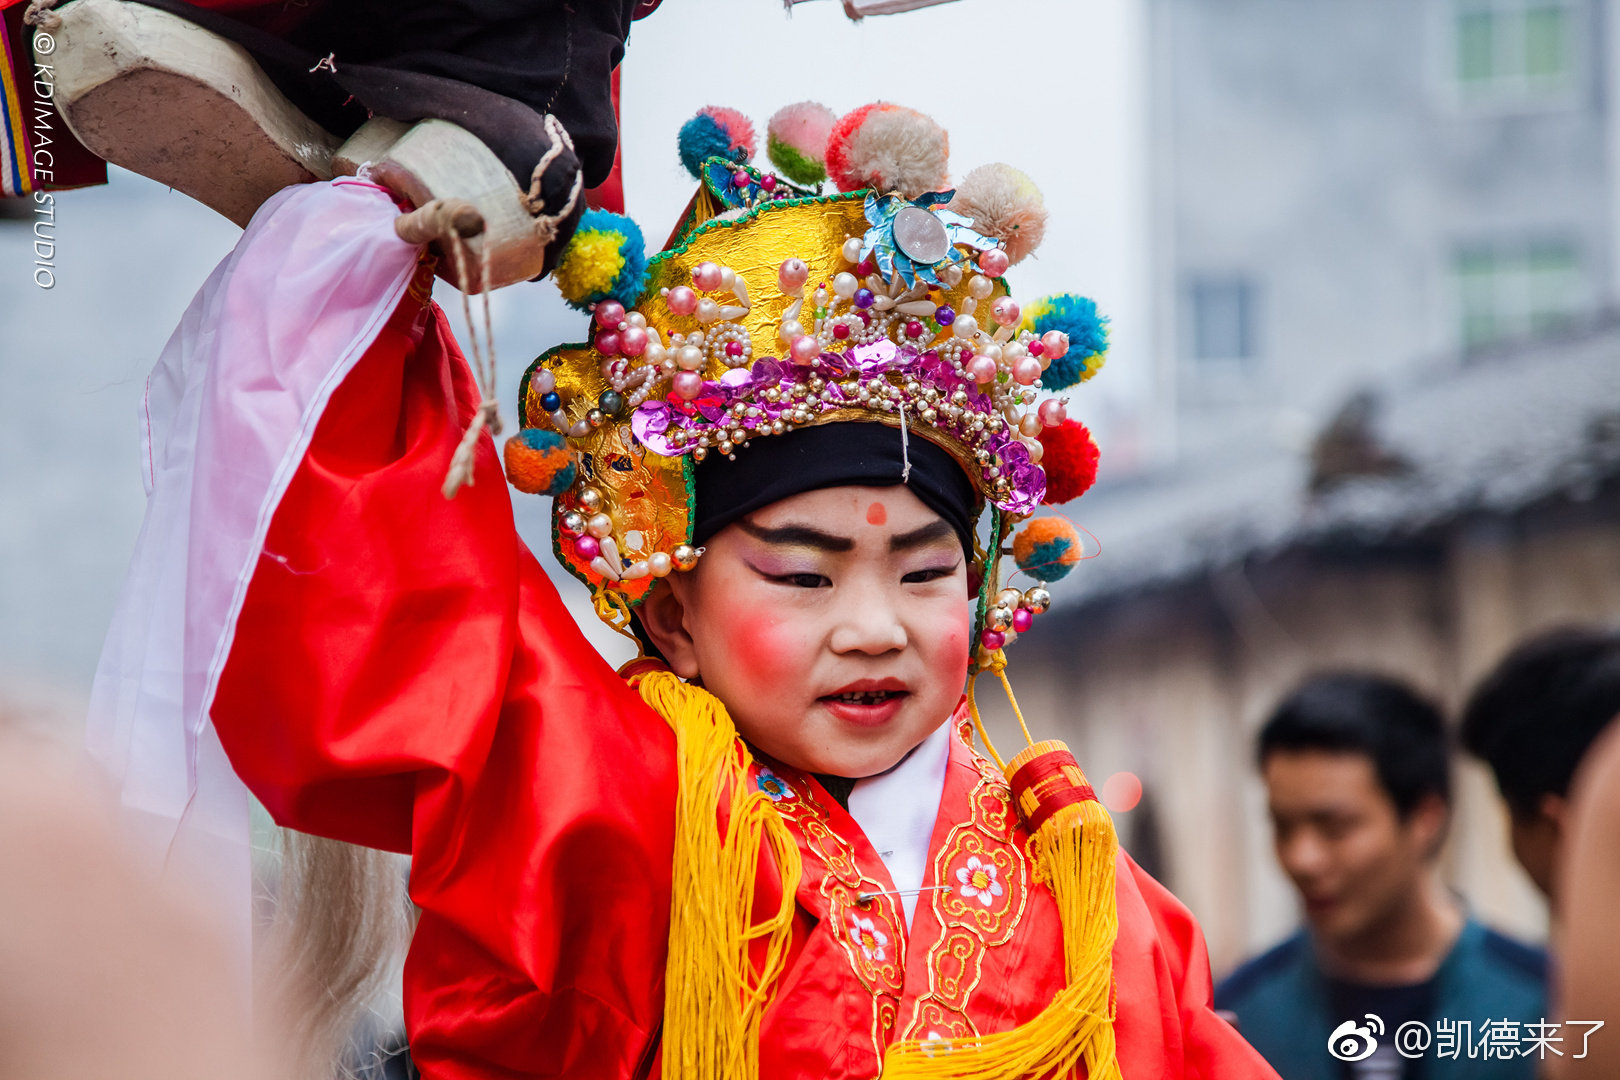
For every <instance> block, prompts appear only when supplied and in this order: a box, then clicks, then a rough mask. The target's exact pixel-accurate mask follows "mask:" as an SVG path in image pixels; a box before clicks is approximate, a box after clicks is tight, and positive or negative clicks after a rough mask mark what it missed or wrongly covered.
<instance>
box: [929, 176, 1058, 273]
mask: <svg viewBox="0 0 1620 1080" xmlns="http://www.w3.org/2000/svg"><path fill="white" fill-rule="evenodd" d="M950 208H951V209H952V210H954V211H956V212H957V213H958V214H961V215H962V216H963V217H969V218H972V219H973V227H974V229H976V230H977V231H979V232H981V233H983V234H984V235H985V236H990V237H994V238H995V239H997V240H1000V241H1001V242H1002V244H1003V245H1004V247H1005V248H1006V251H1007V258H1008V259H1009V260H1011V261H1012V262H1015V263H1017V262H1021V261H1022V260H1023V258H1024V256H1026V255H1028V254H1030V253H1031V252H1033V251H1034V250H1035V249H1036V248H1038V247H1040V246H1041V239H1042V238H1043V237H1045V235H1046V200H1045V199H1043V198H1042V197H1041V189H1040V188H1038V187H1036V186H1035V181H1033V180H1031V179H1030V178H1029V177H1028V176H1026V175H1025V174H1024V173H1022V172H1020V171H1019V170H1018V169H1015V168H1013V167H1012V166H1011V165H1003V164H1000V163H999V162H998V163H996V164H994V165H980V166H979V167H978V168H977V169H974V170H973V171H972V172H970V173H968V174H967V175H966V176H964V177H963V178H962V182H961V183H960V184H958V185H957V186H956V197H955V198H954V199H952V200H951V204H950Z"/></svg>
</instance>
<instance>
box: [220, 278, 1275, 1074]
mask: <svg viewBox="0 0 1620 1080" xmlns="http://www.w3.org/2000/svg"><path fill="white" fill-rule="evenodd" d="M423 284H425V281H424V282H418V287H415V288H413V289H412V290H410V293H409V294H408V295H407V296H406V297H405V298H404V300H403V301H402V302H401V304H400V306H399V308H398V309H397V310H396V311H395V313H394V315H393V316H392V318H391V319H390V320H389V322H388V324H387V325H386V327H385V328H384V329H383V330H382V332H381V334H380V335H379V336H378V337H377V339H376V340H375V341H374V342H373V343H372V344H371V346H370V347H369V349H368V350H367V352H366V354H365V355H364V357H363V358H362V359H361V360H360V362H359V363H358V365H357V366H356V367H355V369H354V370H353V371H352V373H351V374H349V375H348V377H347V378H346V379H345V381H344V382H343V383H342V385H341V386H339V387H338V388H337V390H336V391H335V393H334V395H333V397H332V399H331V402H330V404H329V405H328V406H327V408H326V411H325V414H324V416H323V417H322V419H321V420H320V423H319V427H318V428H317V429H316V433H315V436H314V439H313V442H312V444H311V446H310V448H309V450H308V452H307V453H306V454H305V456H304V458H303V460H302V463H301V464H300V466H299V467H298V469H297V472H296V474H295V476H294V477H293V479H292V482H291V484H290V486H289V488H288V490H287V492H286V494H285V496H284V497H283V498H282V500H281V502H280V504H279V506H278V508H277V509H276V510H275V513H274V516H273V518H272V520H271V524H270V528H269V533H268V537H267V540H266V542H265V545H264V550H263V552H262V553H261V556H260V559H259V563H258V566H257V568H256V569H255V571H254V573H253V576H252V580H251V584H250V585H249V587H248V591H247V595H246V598H245V602H244V605H243V608H242V612H241V615H240V618H239V621H238V623H237V626H236V631H235V635H234V639H233V643H232V645H231V649H230V653H229V656H228V659H227V661H226V664H225V668H224V671H223V674H222V676H221V679H220V683H219V688H218V693H217V696H216V698H215V701H214V706H213V709H212V718H213V721H214V724H215V726H216V727H217V729H218V731H219V735H220V738H221V740H222V742H223V744H224V746H225V748H226V750H227V751H228V753H229V755H230V757H231V760H232V763H233V764H234V766H235V767H236V769H237V771H238V772H239V774H240V775H241V776H242V777H243V779H244V780H245V781H246V782H247V783H248V785H249V786H250V787H251V788H252V789H253V791H254V792H255V793H256V794H257V795H258V797H259V798H260V799H261V800H262V801H263V802H264V804H265V805H266V806H267V807H268V808H269V809H270V811H271V813H272V814H273V815H274V816H275V818H276V819H277V820H278V821H279V822H281V823H283V824H285V825H289V826H292V827H294V828H298V829H303V830H306V831H309V832H314V833H319V834H322V835H326V836H331V837H335V838H338V839H342V840H347V841H350V842H354V843H359V844H367V845H371V846H374V847H379V848H386V849H389V850H393V851H399V852H409V853H410V854H411V857H412V873H411V894H412V897H413V899H414V900H415V902H416V903H417V904H418V905H419V906H420V907H421V909H422V916H421V922H420V925H419V928H418V930H417V933H416V938H415V941H414V943H413V945H412V948H411V951H410V956H409V959H408V961H407V965H406V973H405V995H406V997H405V1006H406V1015H407V1022H408V1026H409V1035H410V1041H411V1047H412V1050H413V1053H414V1056H415V1059H416V1062H417V1063H418V1065H419V1066H420V1067H421V1069H422V1071H423V1074H424V1075H425V1076H426V1077H429V1078H430V1080H474V1078H476V1080H496V1078H501V1080H506V1078H512V1077H541V1076H568V1077H574V1078H595V1077H603V1078H607V1077H614V1078H618V1077H642V1076H651V1075H656V1074H657V1073H658V1064H659V1061H658V1048H659V1038H660V1024H661V1017H662V1005H663V993H664V962H665V954H666V948H667V938H668V929H669V914H668V912H669V903H670V865H671V853H672V849H673V836H672V833H673V816H674V815H673V804H674V797H675V790H674V786H675V770H674V746H673V739H672V736H671V733H670V730H669V727H668V725H667V724H666V723H665V721H664V720H663V719H662V718H661V717H659V716H657V715H655V714H654V713H653V712H652V711H651V710H649V709H648V708H647V707H646V706H645V705H643V703H642V702H641V700H640V699H639V698H638V697H637V696H636V694H635V693H633V692H632V691H631V690H630V689H629V688H628V687H627V686H626V685H625V684H624V683H623V682H621V681H620V680H619V679H618V678H617V676H616V675H615V674H614V672H613V671H612V670H611V669H609V668H608V666H607V665H606V664H605V663H604V662H603V661H602V660H601V659H600V657H599V656H598V655H597V654H596V653H595V652H594V651H593V650H592V649H591V648H590V646H589V645H587V644H586V643H585V641H584V640H583V639H582V638H581V636H580V635H579V633H578V631H577V629H576V628H575V627H574V625H573V622H572V620H571V618H570V616H569V614H568V613H567V611H566V610H565V609H564V608H563V606H562V604H561V602H560V601H559V599H558V597H557V594H556V592H555V590H554V589H553V587H552V585H551V582H550V581H549V580H548V578H547V577H546V575H545V573H544V572H543V571H542V570H541V568H540V566H539V564H538V563H537V562H536V561H535V559H534V557H533V555H531V554H530V552H529V551H528V550H527V549H526V548H525V547H524V545H523V543H522V542H521V541H520V540H519V539H518V537H517V534H516V532H515V530H514V527H513V521H512V508H511V504H510V502H509V499H508V493H507V488H506V485H505V483H504V480H503V477H502V474H501V469H500V465H499V463H498V460H497V457H496V454H495V450H494V446H493V444H492V443H491V442H490V441H489V440H487V439H486V440H485V441H484V443H483V445H482V447H481V448H480V451H479V460H478V467H477V480H476V484H475V485H474V486H473V487H470V488H465V489H463V490H462V491H461V493H460V494H459V495H458V496H457V497H456V498H455V499H454V500H453V501H446V500H445V499H443V498H442V497H440V495H439V494H438V488H439V484H440V482H441V481H442V479H443V476H444V471H445V466H446V463H447V462H448V461H449V459H450V455H451V451H452V449H453V448H454V446H455V445H456V443H457V441H458V439H459V438H460V434H461V431H462V428H463V425H464V424H465V422H466V421H467V419H468V418H469V417H470V415H471V412H472V408H473V406H474V403H475V402H476V400H477V392H476V390H475V388H474V386H473V385H472V381H471V378H470V376H469V374H468V371H467V368H466V364H465V362H464V361H463V360H462V358H461V356H460V354H459V352H458V351H457V349H456V346H455V343H454V341H453V339H452V337H451V334H450V331H449V329H448V327H447V326H446V323H445V320H444V318H443V315H442V314H441V313H440V312H439V310H438V309H437V308H436V307H434V306H433V305H431V303H426V302H425V290H424V289H423V288H422V287H421V286H422V285H423ZM215 438H217V440H218V442H217V444H216V445H215V447H213V448H210V447H206V446H204V447H200V448H199V452H200V453H208V452H228V448H229V446H230V438H231V435H230V432H229V430H228V429H227V430H221V431H219V432H218V433H217V434H216V435H215ZM764 779H765V782H766V783H767V784H769V785H771V786H772V790H774V791H775V792H776V793H777V794H778V795H779V796H780V799H779V801H777V802H776V807H777V809H778V810H779V811H780V812H781V813H782V814H783V816H784V817H785V818H786V819H787V820H788V821H789V822H790V823H791V824H792V826H793V830H794V832H795V834H796V835H797V837H798V840H799V844H800V848H801V851H802V853H803V862H804V875H803V880H802V881H801V882H800V884H799V888H798V918H797V920H796V922H795V925H794V933H793V942H792V953H791V958H790V963H789V967H788V970H787V972H786V974H785V975H784V977H783V978H782V980H781V982H780V983H779V985H778V987H777V989H776V992H775V996H774V1001H773V1003H772V1005H771V1007H770V1010H769V1012H768V1013H767V1015H766V1017H765V1021H764V1026H763V1033H762V1036H761V1040H762V1051H761V1058H762V1066H761V1076H762V1077H766V1078H770V1080H779V1078H791V1077H801V1076H802V1077H807V1078H815V1080H823V1078H844V1077H848V1078H862V1080H865V1078H870V1077H873V1076H876V1075H877V1072H878V1066H879V1061H880V1058H881V1055H882V1051H883V1048H884V1046H885V1045H887V1044H888V1043H889V1042H890V1041H892V1040H893V1039H896V1038H899V1037H902V1036H905V1037H928V1036H929V1035H930V1034H931V1033H938V1034H941V1035H961V1034H966V1033H969V1032H973V1031H978V1032H993V1031H1000V1030H1003V1029H1006V1028H1009V1027H1011V1026H1013V1025H1016V1024H1018V1023H1021V1022H1023V1021H1026V1020H1028V1019H1030V1018H1031V1017H1033V1016H1034V1015H1035V1014H1036V1013H1037V1012H1039V1011H1040V1009H1041V1008H1042V1007H1043V1006H1045V1005H1046V1003H1047V1002H1048V1001H1049V1000H1050V999H1051V997H1052V995H1053V994H1054V993H1055V992H1056V991H1057V989H1058V988H1059V986H1060V985H1061V984H1062V947H1061V939H1060V928H1059V925H1058V920H1057V916H1056V913H1055V911H1054V908H1053V903H1052V900H1051V897H1050V895H1049V894H1048V892H1047V891H1046V890H1045V889H1044V887H1041V886H1038V885H1035V884H1033V883H1032V882H1031V880H1030V865H1029V857H1028V854H1027V852H1026V850H1025V845H1026V842H1027V837H1026V835H1025V833H1024V831H1023V830H1022V828H1021V827H1020V826H1019V825H1018V824H1017V821H1016V816H1015V814H1014V813H1013V812H1012V810H1011V808H1010V806H1009V803H1008V795H1007V787H1006V784H1005V783H1004V781H1003V780H1002V779H1001V777H1000V776H999V774H998V773H997V771H996V770H995V769H994V768H993V767H991V766H988V765H987V764H986V763H985V762H984V761H983V760H981V759H979V758H978V757H976V756H975V755H974V754H973V752H972V751H970V750H969V749H968V748H967V747H966V746H965V745H964V744H963V743H962V742H961V741H959V740H956V741H954V742H953V746H952V749H951V757H950V762H949V765H948V768H947V772H946V779H945V786H944V793H943V798H942V799H941V801H940V808H939V814H938V818H937V821H936V824H935V826H934V833H933V839H932V843H931V850H930V860H929V870H928V873H927V879H926V880H925V881H924V885H927V886H932V885H934V884H936V883H938V884H953V883H954V884H962V883H964V881H965V882H976V883H979V884H981V885H985V886H988V885H989V883H990V880H991V879H993V881H994V883H996V884H999V885H1000V888H1001V893H1000V895H995V891H994V889H991V890H990V894H991V895H992V897H993V903H991V904H989V905H985V904H983V903H982V902H981V898H980V897H978V896H969V895H964V894H963V890H961V889H959V888H952V889H950V890H949V891H944V890H936V891H932V892H925V893H923V894H922V896H921V898H920V900H919V902H918V904H917V909H916V916H915V925H913V926H912V927H911V930H910V933H909V934H908V933H907V932H906V930H905V927H904V925H903V921H902V917H901V914H900V906H899V904H898V903H897V902H896V901H895V899H894V897H892V896H880V897H878V898H877V899H875V900H868V901H867V902H865V903H864V904H862V903H860V902H859V901H858V896H857V894H858V893H860V892H863V891H876V890H882V889H892V888H893V885H892V884H891V883H890V880H889V876H888V873H887V871H886V870H885V867H884V864H883V862H882V860H881V859H880V858H879V857H878V856H877V854H876V853H875V852H874V851H873V850H872V848H871V845H870V844H869V843H868V842H867V840H866V838H865V837H864V835H863V834H862V832H861V830H860V828H859V827H858V826H856V825H855V823H854V822H853V820H852V819H851V818H850V817H849V815H848V814H847V813H846V812H845V811H844V810H843V809H842V808H841V807H840V806H838V805H837V804H836V803H835V802H834V801H833V800H832V799H831V798H829V797H828V795H827V794H826V792H825V791H824V790H823V789H821V787H820V785H819V784H817V783H816V782H815V781H814V780H813V779H811V778H809V777H806V776H803V775H801V774H798V773H795V772H793V771H791V770H787V769H776V770H775V774H774V779H773V778H771V777H765V778H764ZM969 860H977V862H976V863H975V864H974V865H973V866H971V867H970V865H969ZM991 868H993V871H992V870H991ZM962 870H968V874H967V875H961V876H959V873H958V872H959V871H962ZM759 887H760V888H761V889H762V890H769V889H772V888H777V889H779V888H780V887H781V886H780V882H779V880H776V881H772V880H768V876H767V875H762V878H761V884H760V886H759ZM1117 889H1118V901H1117V902H1118V905H1119V915H1120V930H1119V938H1118V942H1117V944H1116V946H1115V949H1114V978H1115V990H1116V999H1117V1002H1118V1016H1117V1020H1116V1031H1117V1037H1118V1045H1119V1057H1120V1062H1121V1066H1122V1069H1123V1073H1124V1076H1125V1077H1126V1078H1127V1080H1159V1078H1182V1077H1187V1078H1195V1077H1196V1078H1214V1077H1220V1078H1221V1080H1242V1078H1246V1077H1254V1078H1271V1077H1274V1075H1275V1074H1274V1073H1272V1071H1271V1070H1270V1069H1269V1068H1268V1067H1267V1066H1266V1065H1265V1064H1264V1063H1263V1062H1262V1061H1261V1059H1260V1058H1259V1057H1258V1055H1256V1054H1255V1053H1254V1051H1253V1050H1251V1049H1250V1048H1249V1046H1248V1045H1247V1044H1246V1043H1245V1042H1243V1040H1242V1039H1241V1038H1240V1037H1239V1036H1238V1034H1237V1033H1236V1031H1234V1030H1233V1029H1232V1028H1231V1027H1229V1026H1228V1025H1227V1024H1225V1023H1224V1022H1223V1021H1222V1020H1220V1019H1219V1018H1218V1017H1216V1016H1215V1014H1214V1013H1213V1012H1212V1011H1211V1007H1210V972H1209V963H1208V959H1207V956H1206V953H1205V948H1204V943H1203V938H1202V935H1201V933H1200V932H1199V929H1198V926H1197V924H1196V923H1195V922H1194V920H1193V918H1192V917H1191V915H1190V914H1189V913H1188V912H1187V910H1186V909H1185V908H1184V907H1182V905H1181V904H1179V903H1178V902H1177V901H1176V900H1175V899H1174V898H1173V897H1172V896H1171V895H1170V894H1169V893H1168V892H1166V891H1165V890H1164V889H1163V888H1162V887H1161V886H1159V885H1158V884H1157V883H1156V882H1154V881H1153V880H1152V879H1151V878H1149V877H1148V876H1147V875H1146V874H1144V873H1143V872H1142V871H1141V870H1140V869H1139V868H1137V867H1136V866H1135V864H1133V863H1132V862H1131V861H1130V859H1129V858H1128V857H1127V856H1125V855H1124V854H1121V855H1120V856H1119V864H1118V885H1117Z"/></svg>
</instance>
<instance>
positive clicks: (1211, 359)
mask: <svg viewBox="0 0 1620 1080" xmlns="http://www.w3.org/2000/svg"><path fill="white" fill-rule="evenodd" d="M1190 291H1191V294H1192V356H1193V359H1194V360H1196V361H1199V362H1200V363H1208V364H1226V365H1231V364H1243V363H1246V362H1248V361H1250V360H1252V359H1253V358H1254V354H1255V340H1254V339H1255V334H1254V294H1255V288H1254V282H1252V281H1250V280H1249V279H1248V278H1244V277H1203V278H1194V279H1193V281H1192V285H1191V290H1190Z"/></svg>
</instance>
